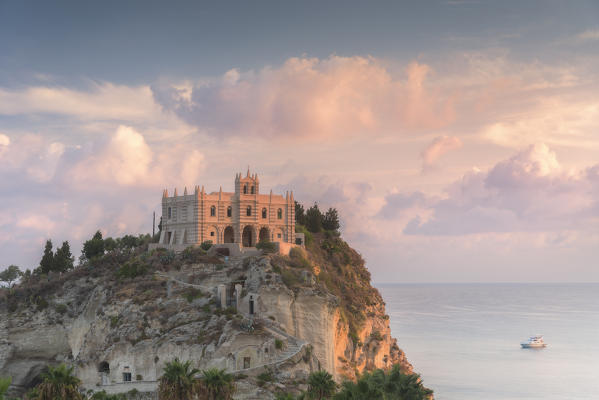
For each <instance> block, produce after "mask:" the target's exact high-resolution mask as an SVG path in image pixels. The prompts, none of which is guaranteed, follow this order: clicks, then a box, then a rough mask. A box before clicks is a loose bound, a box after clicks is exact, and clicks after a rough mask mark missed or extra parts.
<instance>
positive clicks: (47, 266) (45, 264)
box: [40, 239, 54, 274]
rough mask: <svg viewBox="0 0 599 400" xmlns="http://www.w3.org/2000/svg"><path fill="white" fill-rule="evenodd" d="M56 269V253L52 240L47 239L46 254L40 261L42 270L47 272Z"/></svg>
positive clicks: (43, 272)
mask: <svg viewBox="0 0 599 400" xmlns="http://www.w3.org/2000/svg"><path fill="white" fill-rule="evenodd" d="M53 270H54V253H53V252H52V240H50V239H48V240H47V241H46V247H44V255H43V256H42V260H41V261H40V272H41V273H42V274H47V273H49V272H50V271H53Z"/></svg>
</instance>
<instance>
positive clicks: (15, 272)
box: [0, 265, 23, 288]
mask: <svg viewBox="0 0 599 400" xmlns="http://www.w3.org/2000/svg"><path fill="white" fill-rule="evenodd" d="M22 275H23V273H22V272H21V270H20V269H19V267H17V266H16V265H10V266H9V267H8V268H6V269H5V270H4V271H2V272H0V281H2V282H6V283H7V284H8V287H9V288H11V287H12V285H13V282H15V281H16V280H17V279H19V277H21V276H22Z"/></svg>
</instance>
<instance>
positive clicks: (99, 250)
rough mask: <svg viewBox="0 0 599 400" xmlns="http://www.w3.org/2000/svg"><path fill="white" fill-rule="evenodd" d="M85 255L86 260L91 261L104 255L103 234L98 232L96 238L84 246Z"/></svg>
mask: <svg viewBox="0 0 599 400" xmlns="http://www.w3.org/2000/svg"><path fill="white" fill-rule="evenodd" d="M82 252H83V255H84V256H85V258H86V259H88V260H91V259H92V258H94V257H97V256H101V255H103V254H104V240H103V239H102V232H100V231H96V233H95V234H94V237H93V238H91V239H90V240H88V241H86V242H85V243H84V244H83V251H82Z"/></svg>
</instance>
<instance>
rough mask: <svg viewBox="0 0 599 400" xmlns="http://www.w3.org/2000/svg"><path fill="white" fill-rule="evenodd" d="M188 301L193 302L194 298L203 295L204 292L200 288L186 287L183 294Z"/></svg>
mask: <svg viewBox="0 0 599 400" xmlns="http://www.w3.org/2000/svg"><path fill="white" fill-rule="evenodd" d="M183 296H184V297H185V299H186V300H187V302H188V303H191V302H193V301H194V300H195V299H199V298H200V297H203V296H204V293H203V292H202V291H201V290H200V289H196V288H190V289H187V291H186V292H185V294H184V295H183Z"/></svg>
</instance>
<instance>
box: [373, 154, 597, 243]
mask: <svg viewBox="0 0 599 400" xmlns="http://www.w3.org/2000/svg"><path fill="white" fill-rule="evenodd" d="M597 168H598V167H597V166H594V167H591V168H587V169H583V170H577V171H576V170H568V169H565V168H564V167H563V166H562V165H560V163H559V162H558V160H557V157H556V154H555V153H554V152H553V151H551V149H550V148H549V147H548V146H546V145H545V144H542V143H540V144H536V145H531V146H529V147H527V148H526V149H524V150H522V151H520V152H518V153H517V154H515V155H513V156H512V157H510V158H508V159H506V160H503V161H500V162H498V163H496V164H495V165H494V166H493V167H491V168H490V169H488V170H487V171H481V170H473V171H471V172H468V173H466V174H465V175H464V176H463V177H462V178H461V179H460V180H458V181H455V182H454V183H452V184H451V185H449V186H448V187H447V188H446V189H445V196H443V197H431V196H425V195H423V194H422V193H392V194H389V195H387V196H386V198H385V204H384V206H383V207H382V208H381V210H380V212H379V214H378V216H379V217H384V218H387V219H393V218H398V217H400V216H403V218H402V219H403V220H404V221H405V213H406V211H411V213H412V218H411V219H410V220H409V222H408V223H407V224H406V225H404V229H403V233H404V234H407V235H432V236H443V235H458V236H460V235H470V234H480V233H509V232H512V233H513V232H560V231H565V230H570V231H584V230H589V229H590V230H593V229H596V227H597V225H596V224H597V221H599V212H598V211H599V208H598V207H597V204H598V201H597V199H596V198H595V197H594V193H595V194H596V193H597V190H599V187H598V186H597V181H596V180H595V178H596V175H595V173H596V170H597ZM593 227H595V228H593Z"/></svg>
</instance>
